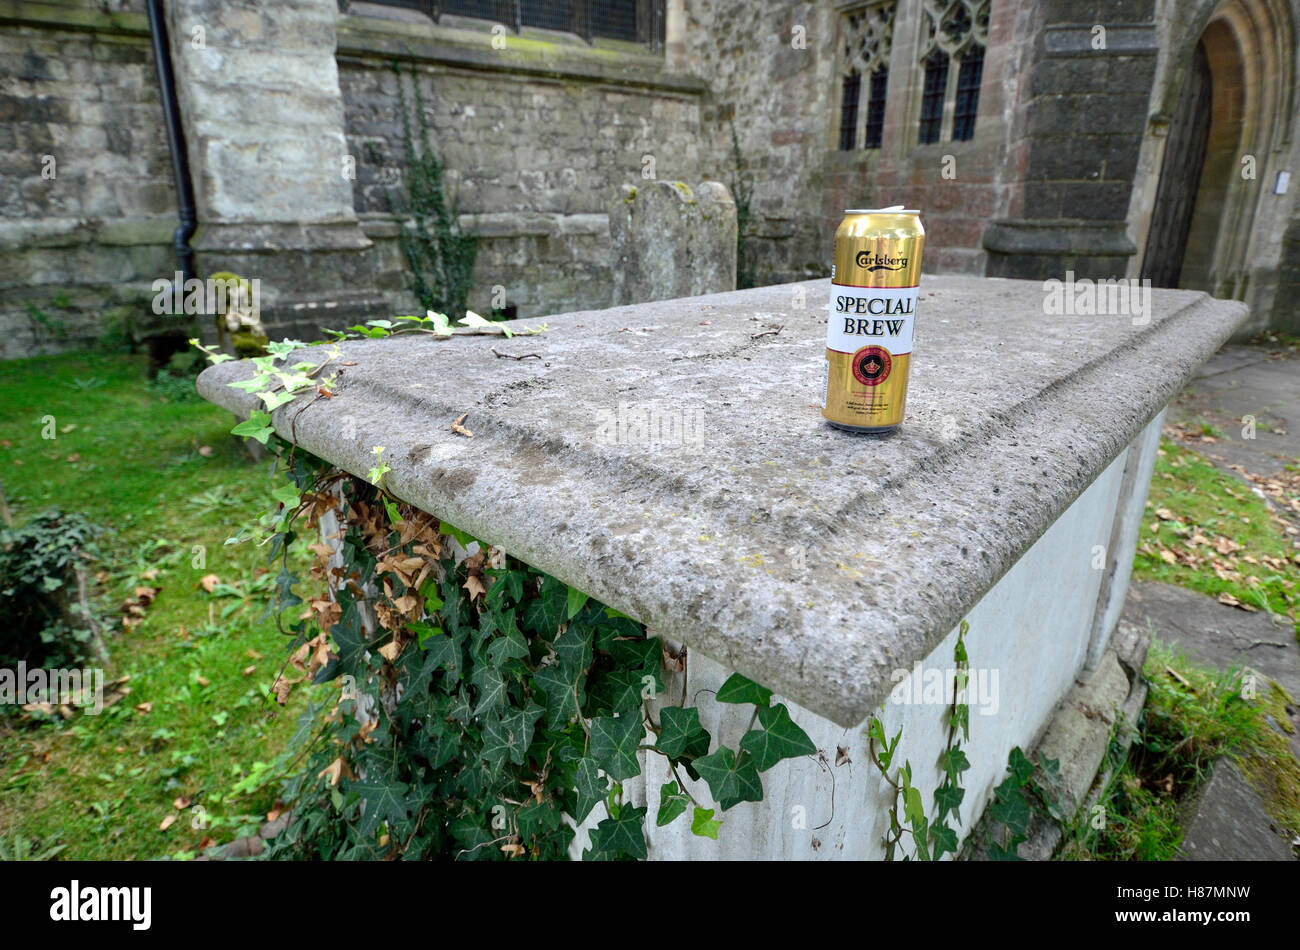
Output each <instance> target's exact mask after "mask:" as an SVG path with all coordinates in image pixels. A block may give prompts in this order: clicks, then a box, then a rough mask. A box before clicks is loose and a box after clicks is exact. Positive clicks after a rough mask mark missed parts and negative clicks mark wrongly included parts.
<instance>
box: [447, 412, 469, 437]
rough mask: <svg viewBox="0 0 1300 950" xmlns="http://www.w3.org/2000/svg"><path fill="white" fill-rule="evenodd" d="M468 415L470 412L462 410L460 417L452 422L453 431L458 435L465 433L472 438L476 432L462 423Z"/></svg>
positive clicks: (465, 435)
mask: <svg viewBox="0 0 1300 950" xmlns="http://www.w3.org/2000/svg"><path fill="white" fill-rule="evenodd" d="M468 415H469V413H468V412H462V413H461V414H460V418H459V419H457V420H456V421H455V422H453V423H452V424H451V431H452V432H454V433H456V434H457V435H463V436H464V437H465V438H467V439H472V438H474V433H473V432H470V431H469V429H466V428H465V427H464V426H463V425H461V423H462V422H464V421H465V417H466V416H468Z"/></svg>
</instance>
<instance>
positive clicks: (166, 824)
mask: <svg viewBox="0 0 1300 950" xmlns="http://www.w3.org/2000/svg"><path fill="white" fill-rule="evenodd" d="M174 824H176V816H175V815H168V816H167V817H166V818H164V819H163V820H162V821H161V822H159V824H158V830H159V831H166V830H167V829H168V828H170V827H171V826H172V825H174Z"/></svg>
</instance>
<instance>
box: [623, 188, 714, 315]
mask: <svg viewBox="0 0 1300 950" xmlns="http://www.w3.org/2000/svg"><path fill="white" fill-rule="evenodd" d="M609 236H610V243H611V246H612V270H613V279H614V291H613V304H614V305H615V306H618V305H620V304H629V303H642V302H644V301H648V300H666V299H669V298H673V297H694V296H696V295H698V294H709V293H717V292H719V291H724V290H735V288H736V203H735V202H734V201H732V199H731V192H729V191H728V190H727V186H726V185H724V184H722V183H721V182H716V181H706V182H703V183H702V184H700V185H699V186H698V187H696V188H691V187H690V186H689V185H687V184H686V183H685V182H680V181H656V180H651V181H646V182H642V183H641V184H640V185H636V186H633V185H624V186H623V190H622V194H621V195H620V197H619V198H618V199H617V200H616V201H615V202H614V203H613V205H611V206H610V209H609Z"/></svg>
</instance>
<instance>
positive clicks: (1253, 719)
mask: <svg viewBox="0 0 1300 950" xmlns="http://www.w3.org/2000/svg"><path fill="white" fill-rule="evenodd" d="M1243 673H1244V671H1241V670H1208V669H1205V668H1203V667H1200V666H1198V665H1196V664H1194V663H1191V662H1189V661H1188V660H1187V658H1186V657H1185V656H1183V655H1182V654H1181V653H1176V652H1173V651H1171V650H1169V649H1168V648H1166V647H1165V646H1163V645H1162V644H1160V643H1159V642H1158V641H1153V642H1152V644H1151V649H1150V651H1149V652H1148V654H1147V661H1146V664H1145V665H1144V667H1143V676H1144V677H1145V679H1146V681H1147V684H1148V686H1149V692H1148V694H1147V701H1146V705H1145V707H1144V708H1143V710H1142V715H1141V721H1140V722H1139V723H1138V724H1137V726H1138V730H1137V737H1136V738H1135V739H1134V741H1133V744H1132V747H1131V749H1130V751H1129V753H1128V755H1127V756H1126V757H1123V759H1122V761H1118V760H1119V759H1120V758H1121V756H1122V755H1123V754H1122V752H1120V749H1119V744H1118V743H1117V742H1116V743H1112V746H1111V750H1110V753H1109V756H1108V763H1109V764H1110V765H1114V766H1116V767H1115V769H1114V771H1113V772H1112V773H1111V777H1110V779H1109V781H1108V782H1107V784H1106V786H1105V788H1104V789H1103V790H1102V794H1101V796H1100V798H1099V800H1098V804H1099V805H1100V806H1101V808H1102V809H1103V811H1102V812H1101V813H1100V814H1101V817H1102V818H1104V821H1102V822H1100V824H1101V827H1100V828H1094V827H1093V823H1094V822H1093V819H1094V818H1095V817H1097V814H1098V813H1097V812H1095V811H1093V810H1089V811H1087V812H1085V813H1081V814H1080V815H1079V816H1078V817H1077V818H1076V821H1075V823H1074V825H1073V826H1072V827H1071V828H1069V829H1067V835H1066V841H1065V843H1064V845H1063V846H1062V849H1061V857H1062V858H1063V859H1065V860H1104V861H1125V860H1137V861H1167V860H1171V859H1172V858H1174V857H1175V856H1176V855H1177V853H1178V848H1179V846H1180V845H1181V844H1182V838H1183V829H1182V822H1183V820H1184V818H1185V814H1184V810H1185V808H1186V803H1187V799H1188V796H1189V795H1190V794H1192V793H1193V792H1194V791H1195V790H1196V789H1197V787H1198V786H1199V785H1201V784H1202V783H1203V782H1204V781H1205V779H1206V778H1208V775H1209V769H1210V766H1211V764H1212V763H1213V762H1214V760H1215V759H1217V758H1218V757H1219V756H1227V757H1229V758H1231V759H1232V760H1233V761H1235V762H1236V763H1237V765H1238V766H1239V767H1240V768H1241V770H1242V771H1243V773H1244V774H1245V775H1246V777H1247V778H1248V779H1249V780H1250V782H1251V784H1252V785H1253V786H1254V787H1255V788H1256V789H1257V790H1258V791H1259V792H1260V794H1261V795H1262V797H1263V799H1264V804H1265V808H1266V809H1267V810H1268V812H1269V814H1270V816H1271V817H1272V818H1273V819H1274V820H1275V821H1276V822H1277V823H1278V825H1279V827H1280V828H1281V829H1283V830H1284V831H1285V832H1286V834H1287V835H1288V836H1294V835H1296V834H1300V762H1297V761H1296V759H1295V756H1293V755H1292V754H1291V751H1290V747H1289V745H1288V743H1287V739H1286V737H1285V736H1284V735H1282V734H1281V733H1279V732H1277V731H1276V730H1275V729H1273V728H1272V727H1271V726H1270V725H1269V723H1268V718H1271V719H1272V720H1273V721H1274V722H1277V723H1279V724H1282V725H1283V727H1284V728H1285V724H1289V722H1290V720H1289V717H1288V716H1287V715H1286V714H1285V712H1284V711H1283V710H1284V707H1285V706H1286V705H1287V704H1288V702H1289V698H1288V697H1287V696H1286V695H1285V694H1284V693H1283V692H1282V690H1281V688H1280V687H1278V686H1277V685H1276V684H1274V683H1272V682H1271V681H1270V680H1268V679H1266V678H1265V679H1263V680H1262V681H1259V682H1254V683H1252V684H1251V686H1252V688H1253V692H1252V690H1248V689H1246V688H1245V686H1244V679H1243Z"/></svg>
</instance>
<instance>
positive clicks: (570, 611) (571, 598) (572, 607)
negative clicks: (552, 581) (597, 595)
mask: <svg viewBox="0 0 1300 950" xmlns="http://www.w3.org/2000/svg"><path fill="white" fill-rule="evenodd" d="M586 602H587V595H586V594H584V593H583V592H582V591H580V590H578V588H576V587H570V588H569V590H568V594H567V598H566V604H565V609H566V611H567V619H569V620H572V619H573V618H574V617H576V616H577V615H578V611H579V610H581V609H582V607H583V605H584V604H585V603H586Z"/></svg>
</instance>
